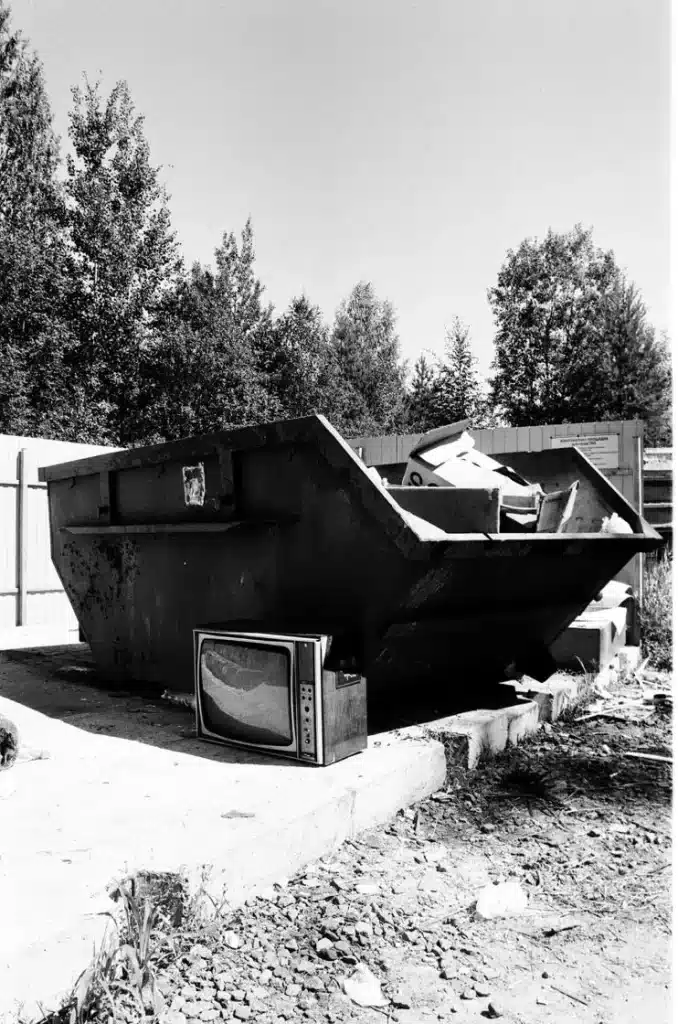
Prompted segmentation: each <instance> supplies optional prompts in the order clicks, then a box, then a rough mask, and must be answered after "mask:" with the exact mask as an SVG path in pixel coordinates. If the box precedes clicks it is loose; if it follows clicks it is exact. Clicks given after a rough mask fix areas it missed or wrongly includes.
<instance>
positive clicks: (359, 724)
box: [193, 628, 367, 765]
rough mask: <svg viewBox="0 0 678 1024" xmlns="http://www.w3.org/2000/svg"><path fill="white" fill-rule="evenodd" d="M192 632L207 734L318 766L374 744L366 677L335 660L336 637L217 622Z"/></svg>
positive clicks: (202, 727)
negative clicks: (244, 629) (231, 626)
mask: <svg viewBox="0 0 678 1024" xmlns="http://www.w3.org/2000/svg"><path fill="white" fill-rule="evenodd" d="M193 637H194V654H195V697H196V700H195V710H196V729H197V734H198V736H200V737H201V738H203V739H206V740H211V741H213V742H215V743H225V744H228V745H229V746H235V747H245V748H248V749H250V750H258V751H261V752H265V753H268V754H272V755H277V756H279V757H287V758H294V759H295V760H298V761H304V762H306V763H308V764H313V765H328V764H332V763H333V762H335V761H339V760H341V759H342V758H345V757H349V756H350V755H351V754H355V753H357V752H358V751H360V750H363V749H364V748H365V747H366V746H367V683H366V680H365V678H364V676H362V675H360V673H359V672H351V671H345V670H344V669H342V668H339V667H336V661H337V659H336V657H335V658H334V659H332V658H331V657H330V652H331V648H332V638H331V637H329V636H321V635H315V634H314V635H310V634H289V633H249V632H239V631H233V630H224V629H210V628H204V629H195V630H194V631H193ZM333 663H334V667H332V668H330V667H328V664H333ZM339 664H343V663H341V662H339Z"/></svg>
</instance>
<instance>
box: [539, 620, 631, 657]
mask: <svg viewBox="0 0 678 1024" xmlns="http://www.w3.org/2000/svg"><path fill="white" fill-rule="evenodd" d="M626 618H627V610H626V608H625V607H621V608H604V609H601V610H600V611H590V610H589V609H587V610H586V611H585V612H584V613H583V614H582V615H580V616H579V617H578V618H577V619H575V620H574V622H572V623H571V624H570V625H569V626H568V628H567V629H566V630H564V631H563V632H562V633H561V634H560V636H559V637H558V638H557V640H555V641H554V643H553V644H551V647H550V652H551V655H552V657H553V659H554V660H555V662H556V665H557V666H558V667H559V669H570V670H572V671H575V672H579V671H581V669H582V666H583V667H584V668H585V669H586V670H587V671H593V672H597V671H598V670H599V669H604V668H606V667H607V666H608V665H610V664H612V662H613V661H614V659H615V658H616V657H617V655H618V654H619V651H620V650H621V648H622V647H624V646H625V645H626Z"/></svg>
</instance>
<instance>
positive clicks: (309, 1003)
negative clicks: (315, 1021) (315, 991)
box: [297, 996, 317, 1010]
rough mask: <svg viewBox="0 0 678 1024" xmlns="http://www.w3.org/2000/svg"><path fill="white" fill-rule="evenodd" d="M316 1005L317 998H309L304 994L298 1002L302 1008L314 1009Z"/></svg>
mask: <svg viewBox="0 0 678 1024" xmlns="http://www.w3.org/2000/svg"><path fill="white" fill-rule="evenodd" d="M316 1005H317V1003H316V1001H315V999H309V997H308V996H302V997H301V999H299V1000H298V1002H297V1006H298V1007H299V1009H300V1010H313V1009H314V1007H315V1006H316Z"/></svg>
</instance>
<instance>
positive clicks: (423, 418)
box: [406, 353, 438, 433]
mask: <svg viewBox="0 0 678 1024" xmlns="http://www.w3.org/2000/svg"><path fill="white" fill-rule="evenodd" d="M437 382H438V374H437V370H436V366H435V365H434V364H432V363H430V362H429V360H428V359H427V357H426V355H425V354H424V353H422V354H421V355H420V356H419V358H418V359H417V361H416V362H415V364H414V369H413V372H412V380H411V381H410V384H409V388H408V392H407V412H406V418H407V428H408V430H411V431H414V432H418V433H424V432H425V431H427V430H431V429H432V427H433V426H434V425H435V423H436V415H437V408H436V405H437Z"/></svg>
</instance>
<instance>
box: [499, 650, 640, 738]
mask: <svg viewBox="0 0 678 1024" xmlns="http://www.w3.org/2000/svg"><path fill="white" fill-rule="evenodd" d="M640 661H641V657H640V648H639V647H622V648H621V650H620V651H619V653H618V654H617V655H616V657H615V658H614V659H613V661H612V662H611V664H609V665H606V666H605V667H604V668H601V669H599V671H598V672H595V673H584V672H580V673H574V674H569V673H566V672H556V673H555V674H554V675H552V676H551V677H550V678H549V679H547V680H546V682H544V683H538V682H536V681H535V680H534V679H529V680H525V681H524V682H522V683H504V684H503V685H504V686H507V687H508V688H509V689H510V690H512V691H513V692H514V693H515V695H516V697H517V698H518V699H522V700H526V701H532V702H534V703H536V704H537V705H538V707H539V721H540V722H556V721H557V720H558V719H559V718H560V717H561V716H562V714H563V712H564V711H565V710H566V708H568V707H572V706H573V705H575V704H577V703H579V702H580V701H581V700H582V699H583V698H584V697H585V696H586V694H587V693H588V692H589V691H590V690H591V689H592V688H593V687H594V686H609V685H610V684H611V683H613V682H615V681H616V680H617V679H619V678H620V677H621V676H623V675H626V674H628V673H630V672H633V671H634V670H635V669H636V668H638V666H639V664H640Z"/></svg>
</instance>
